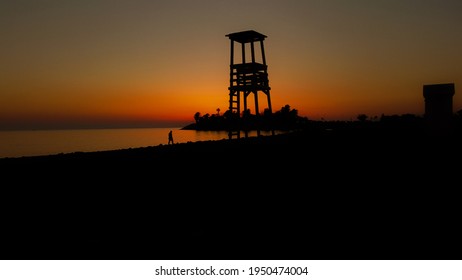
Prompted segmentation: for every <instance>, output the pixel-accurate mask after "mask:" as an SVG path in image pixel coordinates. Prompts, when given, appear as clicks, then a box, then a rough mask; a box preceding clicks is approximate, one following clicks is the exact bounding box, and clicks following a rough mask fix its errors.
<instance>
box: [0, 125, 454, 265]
mask: <svg viewBox="0 0 462 280" xmlns="http://www.w3.org/2000/svg"><path fill="white" fill-rule="evenodd" d="M458 139H460V138H458V136H454V137H450V138H438V137H426V135H424V134H419V133H414V132H409V131H408V132H405V131H404V132H403V131H394V132H393V131H376V130H370V129H358V130H354V131H353V130H335V131H331V130H322V131H321V130H308V129H307V130H302V131H299V132H293V133H288V134H284V135H275V136H261V137H250V138H241V139H234V140H220V141H203V142H195V143H183V144H174V145H159V146H155V147H145V148H137V149H126V150H117V151H108V152H91V153H71V154H62V155H54V156H41V157H24V158H10V159H2V160H0V167H1V169H2V171H3V172H2V174H5V175H4V176H3V178H4V180H3V181H4V182H7V183H5V184H3V186H4V187H3V191H4V195H3V199H4V201H5V202H4V203H3V204H2V208H3V209H2V212H3V213H4V214H5V215H4V216H5V218H4V220H3V224H4V230H3V231H2V241H3V242H4V248H3V249H2V253H1V255H2V256H1V257H2V258H7V259H17V258H19V259H43V258H47V259H50V258H51V259H62V258H64V259H215V258H220V259H234V258H238V259H246V258H248V259H274V258H276V259H278V258H281V259H287V258H303V259H351V258H359V259H363V258H365V259H368V258H378V259H382V258H393V259H396V258H399V259H400V258H402V259H408V258H411V259H416V258H417V259H421V258H424V259H425V258H440V257H442V256H447V255H444V254H445V253H446V254H447V248H448V247H451V248H454V249H457V248H459V249H460V248H461V243H460V241H458V239H459V238H456V233H457V232H458V231H457V230H456V225H457V223H456V221H455V220H454V219H455V217H456V216H457V215H456V213H458V204H456V201H455V199H456V195H455V191H456V190H455V189H454V187H455V186H456V185H457V184H456V183H454V182H457V180H458V179H459V176H458V175H457V174H458V172H459V170H460V167H459V166H458V165H454V164H453V162H452V161H450V160H448V158H453V159H456V162H457V159H458V158H460V156H461V154H462V151H461V148H460V147H459V144H458V143H460V142H459V141H458ZM450 257H452V255H451V256H450ZM443 258H444V257H443Z"/></svg>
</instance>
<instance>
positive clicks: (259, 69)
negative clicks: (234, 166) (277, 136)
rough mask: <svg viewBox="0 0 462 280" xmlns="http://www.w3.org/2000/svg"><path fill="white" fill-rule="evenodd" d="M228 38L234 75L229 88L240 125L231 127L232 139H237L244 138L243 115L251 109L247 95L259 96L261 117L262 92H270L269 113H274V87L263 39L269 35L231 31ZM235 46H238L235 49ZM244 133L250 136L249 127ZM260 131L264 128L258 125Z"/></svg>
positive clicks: (252, 31) (257, 108) (232, 74)
mask: <svg viewBox="0 0 462 280" xmlns="http://www.w3.org/2000/svg"><path fill="white" fill-rule="evenodd" d="M226 37H228V38H229V39H230V41H231V48H230V50H231V57H230V67H229V68H230V74H229V75H230V77H229V87H228V89H229V111H230V112H231V113H232V115H233V116H234V117H235V118H236V119H237V122H236V123H237V125H235V126H233V128H232V129H230V130H229V138H230V139H231V138H233V136H237V138H239V137H240V131H241V130H242V128H243V126H242V121H241V118H242V117H243V114H246V113H247V112H249V111H248V110H249V108H248V106H247V97H248V96H249V95H250V94H252V93H253V94H254V97H255V99H254V100H255V101H254V104H255V115H256V117H257V118H258V117H259V115H260V112H259V104H258V93H259V92H262V93H264V94H265V95H266V98H267V101H268V108H267V110H268V111H267V112H268V113H270V114H272V109H271V96H270V89H271V88H270V86H269V80H268V72H267V70H268V66H267V65H266V58H265V48H264V45H263V41H264V40H265V38H266V37H267V36H265V35H263V34H261V33H258V32H256V31H254V30H247V31H241V32H236V33H231V34H228V35H226ZM258 43H259V45H260V46H259V48H257V49H256V47H255V45H256V44H257V45H258ZM239 44H240V48H239ZM235 45H237V46H238V47H237V48H235ZM257 47H258V46H257ZM235 51H236V53H235ZM249 51H250V54H249ZM239 52H240V54H239ZM239 56H240V57H239ZM241 97H242V100H241ZM241 103H243V105H244V108H243V110H242V108H241ZM241 110H242V111H241ZM244 132H245V135H246V137H247V132H248V131H247V129H244ZM257 133H258V135H260V130H259V128H258V127H257Z"/></svg>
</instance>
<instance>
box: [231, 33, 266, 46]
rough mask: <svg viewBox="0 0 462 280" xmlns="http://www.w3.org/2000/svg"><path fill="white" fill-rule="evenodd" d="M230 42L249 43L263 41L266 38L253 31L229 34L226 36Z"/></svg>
mask: <svg viewBox="0 0 462 280" xmlns="http://www.w3.org/2000/svg"><path fill="white" fill-rule="evenodd" d="M226 37H229V39H230V40H233V41H236V42H239V43H250V42H255V41H263V40H265V38H266V35H263V34H261V33H258V32H257V31H254V30H246V31H241V32H236V33H230V34H228V35H226Z"/></svg>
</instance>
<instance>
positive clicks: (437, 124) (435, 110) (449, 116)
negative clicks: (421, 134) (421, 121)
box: [423, 83, 455, 134]
mask: <svg viewBox="0 0 462 280" xmlns="http://www.w3.org/2000/svg"><path fill="white" fill-rule="evenodd" d="M454 93H455V86H454V83H448V84H430V85H424V86H423V96H424V98H425V115H424V116H425V120H426V124H427V128H428V129H429V131H430V132H432V133H438V134H441V133H448V132H450V130H451V129H452V125H453V124H452V121H453V111H452V97H453V96H454Z"/></svg>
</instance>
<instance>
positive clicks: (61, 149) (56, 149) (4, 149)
mask: <svg viewBox="0 0 462 280" xmlns="http://www.w3.org/2000/svg"><path fill="white" fill-rule="evenodd" d="M170 130H172V132H173V141H174V143H187V142H197V141H209V140H222V139H228V138H229V136H228V132H227V131H196V130H182V129H181V127H167V128H165V127H162V128H123V129H122V128H118V129H112V128H111V129H73V130H18V131H0V158H7V157H24V156H41V155H54V154H65V153H74V152H96V151H109V150H119V149H128V148H141V147H150V146H158V145H168V133H169V131H170ZM275 133H276V134H278V133H279V132H275ZM269 134H271V132H264V131H260V135H269ZM253 136H257V132H256V131H250V132H249V133H248V137H253Z"/></svg>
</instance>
